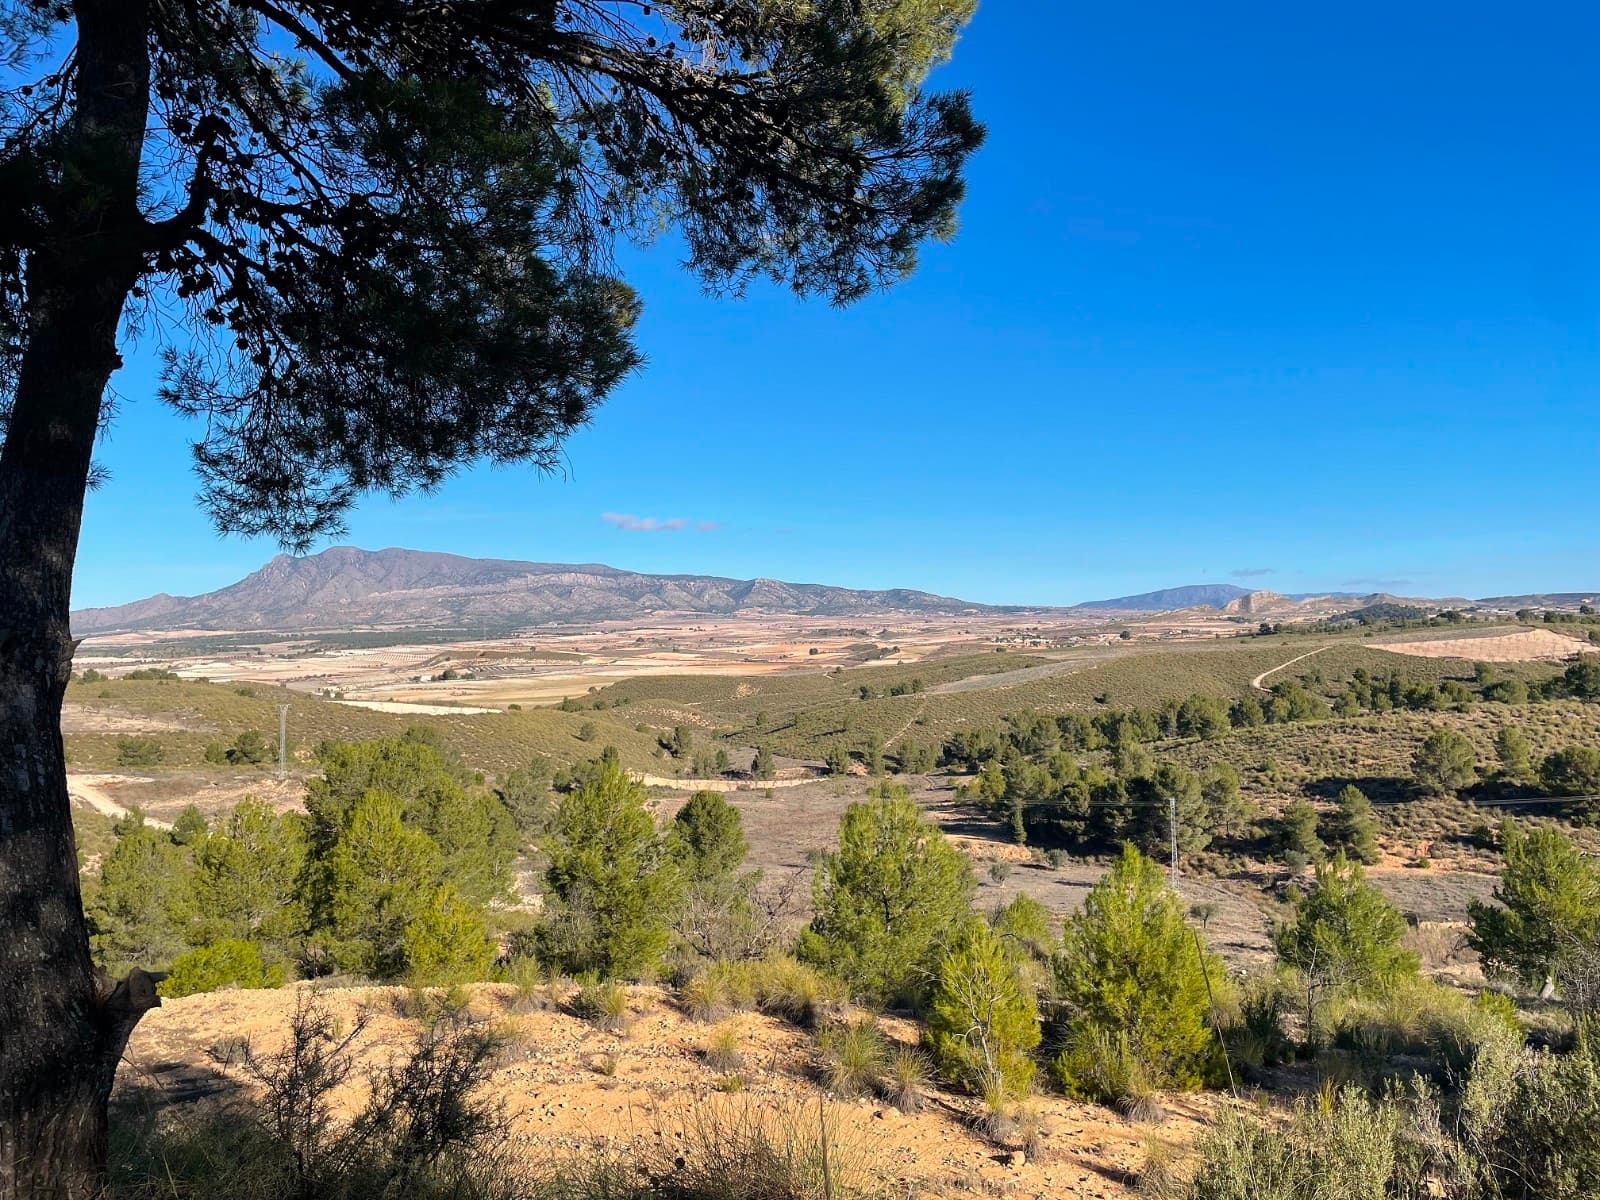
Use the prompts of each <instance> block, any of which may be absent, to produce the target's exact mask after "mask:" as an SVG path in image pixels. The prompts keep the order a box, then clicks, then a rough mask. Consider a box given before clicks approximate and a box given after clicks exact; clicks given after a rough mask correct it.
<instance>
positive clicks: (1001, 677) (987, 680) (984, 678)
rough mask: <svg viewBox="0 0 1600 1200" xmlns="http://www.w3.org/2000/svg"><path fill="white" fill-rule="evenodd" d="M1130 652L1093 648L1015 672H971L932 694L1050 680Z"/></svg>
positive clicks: (935, 688)
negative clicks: (989, 673)
mask: <svg viewBox="0 0 1600 1200" xmlns="http://www.w3.org/2000/svg"><path fill="white" fill-rule="evenodd" d="M1127 653H1128V652H1127V651H1125V650H1121V649H1115V648H1113V649H1106V650H1101V651H1090V652H1089V653H1086V654H1079V655H1078V656H1077V657H1075V658H1069V659H1066V660H1063V661H1061V662H1049V663H1040V664H1039V665H1038V666H1035V667H1018V668H1017V669H1016V670H1014V671H998V672H996V673H994V674H992V675H969V676H967V677H966V678H965V679H952V680H950V681H949V682H947V683H936V684H934V685H933V686H932V687H931V688H929V689H928V694H930V695H934V696H953V695H956V694H957V693H960V692H984V691H988V690H989V689H990V688H1003V687H1014V686H1016V685H1017V684H1019V683H1032V682H1033V681H1034V680H1036V679H1049V678H1050V677H1051V676H1052V675H1073V674H1076V673H1077V672H1079V671H1087V670H1088V669H1089V668H1091V667H1098V666H1100V665H1101V664H1102V663H1108V662H1111V661H1112V660H1113V659H1117V658H1122V657H1124V656H1125V655H1126V654H1127Z"/></svg>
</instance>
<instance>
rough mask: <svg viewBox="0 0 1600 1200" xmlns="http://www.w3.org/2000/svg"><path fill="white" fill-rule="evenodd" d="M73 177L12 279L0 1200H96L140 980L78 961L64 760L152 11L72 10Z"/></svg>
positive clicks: (4, 575) (84, 935) (136, 242)
mask: <svg viewBox="0 0 1600 1200" xmlns="http://www.w3.org/2000/svg"><path fill="white" fill-rule="evenodd" d="M73 7H74V10H75V12H76V15H77V20H78V30H77V32H78V42H77V56H76V66H77V88H76V90H77V96H76V107H75V110H74V114H73V118H72V121H71V125H70V127H69V130H68V137H69V139H70V143H69V144H70V147H71V149H72V151H73V152H74V153H73V156H72V166H71V168H70V169H69V170H68V171H67V172H65V173H64V174H63V176H62V178H61V179H59V180H55V181H52V188H53V194H52V198H51V201H50V202H49V204H48V209H49V211H48V214H47V220H46V221H45V223H44V225H43V226H42V228H41V231H40V233H39V235H38V237H37V239H36V241H35V244H34V245H33V246H32V247H31V248H30V251H29V256H28V264H27V297H28V299H27V304H28V309H27V333H26V341H25V344H24V349H23V357H22V361H21V363H20V366H19V371H18V376H17V381H16V393H15V395H14V397H13V405H12V411H11V418H10V423H9V427H8V429H7V432H6V439H5V446H4V448H3V450H0V930H3V931H4V934H3V935H0V1200H80V1198H81V1200H87V1198H89V1197H93V1196H97V1195H99V1194H100V1193H101V1191H102V1188H103V1183H104V1171H105V1156H106V1108H107V1102H108V1099H109V1096H110V1092H111V1083H112V1079H113V1076H114V1074H115V1072H116V1066H117V1062H118V1060H119V1058H120V1057H121V1055H122V1051H123V1048H124V1046H125V1045H126V1043H127V1039H128V1035H129V1033H131V1032H132V1030H133V1027H134V1025H135V1023H136V1022H137V1021H138V1019H139V1016H140V1015H141V1014H142V1013H143V1012H144V1011H145V1010H147V1009H148V1008H150V1007H152V1006H154V1005H155V1004H156V1003H157V1000H156V997H155V991H154V987H153V985H152V981H151V979H150V977H149V976H147V975H145V974H144V973H142V972H134V974H133V975H132V976H130V977H129V978H128V979H127V980H124V981H123V982H122V983H120V984H117V985H116V986H115V987H112V986H109V985H108V984H107V983H106V981H105V980H104V978H103V977H97V976H96V973H95V970H94V968H93V965H92V963H91V961H90V958H89V939H88V929H87V926H86V924H85V922H84V916H83V906H82V902H81V899H80V896H79V891H78V866H77V854H76V851H75V849H74V844H73V836H72V816H71V811H70V809H69V806H68V800H67V777H66V761H65V757H64V754H63V750H62V744H61V701H62V697H63V695H64V693H65V691H66V684H67V678H68V675H69V673H70V670H71V664H72V649H73V647H72V639H71V633H70V630H69V627H68V613H69V609H70V606H71V587H72V566H73V560H74V558H75V556H76V554H77V546H78V529H79V524H80V521H81V518H82V514H83V497H84V492H85V489H86V486H87V481H88V476H89V462H90V454H91V452H92V450H93V448H94V439H95V433H96V430H97V427H98V424H99V420H100V411H101V402H102V397H103V396H104V394H105V389H106V385H107V382H108V380H109V379H110V376H111V373H112V371H113V370H115V369H116V367H117V365H118V363H119V361H120V360H119V358H118V354H117V330H118V324H119V322H120V319H121V316H122V311H123V306H124V304H125V302H126V299H127V296H128V293H129V291H130V289H131V288H132V286H133V284H134V282H135V280H136V278H137V277H138V275H139V273H140V271H141V269H142V262H143V257H144V253H145V252H144V250H143V249H142V247H141V241H142V230H143V229H145V228H146V226H145V223H144V221H143V218H142V217H141V216H140V213H139V211H138V171H139V162H140V157H141V154H142V151H143V140H144V128H145V117H146V111H147V108H148V103H149V85H150V64H149V53H148V46H147V40H146V39H147V18H148V9H147V0H80V2H79V3H77V4H75V5H74V6H73Z"/></svg>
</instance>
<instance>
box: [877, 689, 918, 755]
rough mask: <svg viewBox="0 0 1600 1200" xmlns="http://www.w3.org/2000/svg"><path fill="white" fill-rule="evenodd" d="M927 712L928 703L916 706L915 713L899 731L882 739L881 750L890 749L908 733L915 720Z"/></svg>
mask: <svg viewBox="0 0 1600 1200" xmlns="http://www.w3.org/2000/svg"><path fill="white" fill-rule="evenodd" d="M927 711H928V702H927V701H926V700H924V701H923V702H922V703H921V704H919V705H917V707H916V711H915V712H913V713H912V714H911V716H910V717H909V718H908V719H907V720H906V723H905V724H904V725H902V726H900V728H899V729H897V730H895V731H894V732H893V733H891V734H890V735H889V736H888V737H886V738H884V739H883V748H884V749H885V750H888V749H890V748H892V747H893V746H894V744H895V743H896V742H898V741H899V740H900V739H901V738H903V737H905V735H906V734H907V733H909V732H910V730H911V727H912V726H913V725H915V724H916V723H917V718H919V717H921V716H922V714H923V713H925V712H927Z"/></svg>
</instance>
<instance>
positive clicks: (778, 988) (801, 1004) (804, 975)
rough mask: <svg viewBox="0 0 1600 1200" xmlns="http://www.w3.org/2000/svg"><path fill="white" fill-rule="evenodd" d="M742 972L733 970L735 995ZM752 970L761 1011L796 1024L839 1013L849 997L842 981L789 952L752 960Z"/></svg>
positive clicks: (731, 980) (819, 1020)
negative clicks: (758, 960) (760, 959)
mask: <svg viewBox="0 0 1600 1200" xmlns="http://www.w3.org/2000/svg"><path fill="white" fill-rule="evenodd" d="M741 965H742V964H741ZM741 973H742V972H730V978H729V988H730V989H731V990H733V991H734V994H737V992H736V989H737V987H738V984H739V976H740V974H741ZM749 973H750V976H751V978H752V979H753V980H754V983H755V991H756V1004H757V1006H758V1007H759V1008H760V1009H761V1011H762V1012H764V1013H767V1014H768V1015H770V1016H775V1017H782V1018H784V1019H785V1020H789V1021H793V1022H795V1023H796V1024H797V1025H807V1026H815V1025H818V1024H820V1023H822V1022H823V1021H825V1020H827V1019H828V1018H830V1017H831V1016H833V1015H835V1014H837V1013H838V1012H840V1011H841V1010H842V1009H843V1008H844V1004H845V1001H846V999H847V998H848V990H847V989H846V987H845V986H844V984H843V982H842V981H840V980H838V979H836V978H834V977H833V976H831V975H829V974H827V973H826V972H824V971H820V970H818V969H817V968H816V967H813V966H812V965H811V964H810V963H803V962H800V961H799V960H798V959H795V958H791V957H789V956H787V955H776V956H774V957H772V958H767V959H763V960H762V961H760V962H756V963H751V964H749Z"/></svg>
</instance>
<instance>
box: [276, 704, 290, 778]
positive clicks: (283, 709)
mask: <svg viewBox="0 0 1600 1200" xmlns="http://www.w3.org/2000/svg"><path fill="white" fill-rule="evenodd" d="M288 773H289V706H288V705H287V704H280V705H278V778H279V779H282V778H283V777H284V776H285V775H287V774H288Z"/></svg>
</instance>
